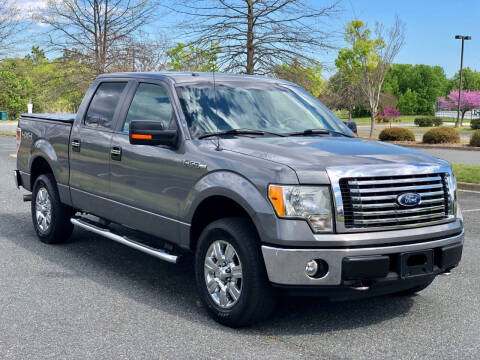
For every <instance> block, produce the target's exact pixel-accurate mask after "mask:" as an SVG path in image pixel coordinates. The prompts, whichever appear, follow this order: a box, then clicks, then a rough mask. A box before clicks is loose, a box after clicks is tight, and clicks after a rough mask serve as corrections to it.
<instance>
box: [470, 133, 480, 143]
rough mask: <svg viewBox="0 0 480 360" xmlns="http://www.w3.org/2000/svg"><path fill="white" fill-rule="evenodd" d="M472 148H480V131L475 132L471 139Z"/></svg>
mask: <svg viewBox="0 0 480 360" xmlns="http://www.w3.org/2000/svg"><path fill="white" fill-rule="evenodd" d="M470 146H479V147H480V130H476V131H474V132H473V134H472V137H471V138H470Z"/></svg>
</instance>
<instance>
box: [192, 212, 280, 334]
mask: <svg viewBox="0 0 480 360" xmlns="http://www.w3.org/2000/svg"><path fill="white" fill-rule="evenodd" d="M259 244H260V242H259V241H258V235H257V233H256V231H255V229H254V227H253V225H252V224H251V222H250V221H248V220H247V219H243V218H225V219H220V220H217V221H215V222H213V223H211V224H210V225H208V226H207V227H206V228H205V230H204V231H203V232H202V234H201V236H200V239H199V241H198V244H197V249H196V253H195V275H196V280H197V286H198V289H199V292H200V297H201V300H202V302H203V304H204V305H205V307H206V308H207V310H208V312H209V313H210V315H211V316H212V317H213V318H214V319H215V320H216V321H218V322H219V323H221V324H224V325H227V326H231V327H240V326H248V325H251V324H253V323H256V322H258V321H260V320H263V319H265V318H266V317H268V316H269V315H270V314H271V313H272V311H273V310H274V308H275V299H274V296H273V289H272V287H271V285H270V283H269V281H268V277H267V274H266V270H265V265H264V262H263V257H262V254H261V251H260V245H259Z"/></svg>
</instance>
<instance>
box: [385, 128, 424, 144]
mask: <svg viewBox="0 0 480 360" xmlns="http://www.w3.org/2000/svg"><path fill="white" fill-rule="evenodd" d="M378 138H379V139H380V140H381V141H415V135H413V132H411V131H410V130H408V129H404V128H400V127H393V128H387V129H383V130H382V132H381V133H380V135H379V136H378Z"/></svg>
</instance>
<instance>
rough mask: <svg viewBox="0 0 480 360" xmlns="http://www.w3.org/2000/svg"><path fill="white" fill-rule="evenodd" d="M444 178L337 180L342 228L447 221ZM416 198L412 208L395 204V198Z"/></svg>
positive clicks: (427, 176)
mask: <svg viewBox="0 0 480 360" xmlns="http://www.w3.org/2000/svg"><path fill="white" fill-rule="evenodd" d="M446 176H447V174H443V173H441V174H422V175H402V176H381V177H358V178H342V179H340V182H339V184H340V190H341V194H342V200H343V210H344V218H345V220H344V223H345V228H350V229H362V228H377V229H378V228H383V227H385V228H392V227H410V226H419V225H428V224H430V223H431V224H433V223H438V222H439V221H444V220H445V219H447V218H448V214H449V209H448V207H449V206H450V204H449V201H448V186H447V183H446ZM407 192H413V193H417V194H420V196H421V202H420V203H419V204H418V205H416V206H414V207H404V206H401V205H399V204H398V203H397V198H398V196H399V195H401V194H404V193H407Z"/></svg>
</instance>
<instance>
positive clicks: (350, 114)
mask: <svg viewBox="0 0 480 360" xmlns="http://www.w3.org/2000/svg"><path fill="white" fill-rule="evenodd" d="M352 113H353V109H352V108H349V109H348V121H352V117H353V116H352Z"/></svg>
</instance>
